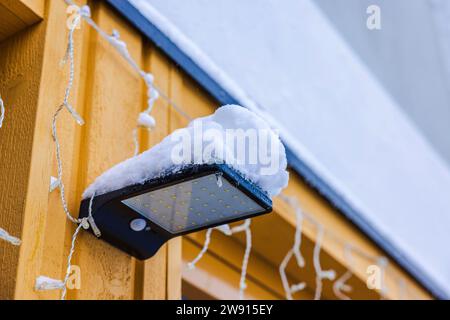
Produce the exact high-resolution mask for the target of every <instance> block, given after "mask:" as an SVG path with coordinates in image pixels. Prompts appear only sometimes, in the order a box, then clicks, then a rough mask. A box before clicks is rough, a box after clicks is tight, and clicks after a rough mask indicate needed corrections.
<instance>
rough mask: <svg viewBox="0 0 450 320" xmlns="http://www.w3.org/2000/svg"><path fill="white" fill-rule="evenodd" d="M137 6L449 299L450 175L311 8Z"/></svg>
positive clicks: (234, 2) (288, 4) (205, 0)
mask: <svg viewBox="0 0 450 320" xmlns="http://www.w3.org/2000/svg"><path fill="white" fill-rule="evenodd" d="M129 2H130V3H132V4H133V5H134V6H135V7H136V8H137V9H138V10H139V11H140V12H141V13H142V14H143V15H144V16H146V17H147V18H148V19H149V20H150V21H151V22H152V23H153V24H154V25H156V27H158V28H159V29H160V30H161V31H162V32H163V33H165V34H166V36H167V37H168V38H169V39H171V40H172V42H174V43H175V44H176V45H177V46H178V47H179V48H180V49H182V50H183V51H184V52H185V53H186V54H187V55H189V56H190V58H191V59H192V60H194V61H195V62H196V63H197V64H198V65H199V66H200V67H202V68H203V69H204V70H205V71H206V72H208V74H209V75H210V76H211V77H212V78H214V79H215V80H216V81H217V82H219V83H220V84H221V85H222V86H223V88H224V89H225V90H227V91H228V92H230V93H231V94H232V95H234V96H235V97H236V98H237V99H238V100H239V101H240V102H241V103H242V104H243V105H244V106H246V107H248V108H250V109H252V110H255V111H257V112H259V113H260V114H261V115H262V116H263V117H265V119H266V120H267V121H269V122H270V123H272V124H273V125H276V126H277V127H278V129H279V130H280V135H281V137H282V138H283V140H284V141H285V142H286V143H287V144H288V146H289V147H290V149H291V150H292V151H294V152H295V153H296V155H297V156H298V157H299V158H301V159H302V161H304V162H305V163H307V165H308V166H309V167H310V168H312V169H313V170H314V171H315V173H316V174H318V175H319V176H320V177H321V178H322V179H323V180H325V181H326V182H327V184H328V185H329V186H331V187H332V188H333V189H334V190H336V191H337V192H338V193H339V194H340V195H341V196H342V197H343V198H344V199H345V200H346V201H347V202H348V203H350V204H351V206H352V207H353V208H354V209H356V210H357V211H358V212H360V213H361V214H362V215H363V216H364V218H365V219H366V220H367V221H369V222H370V223H371V224H372V225H373V226H374V227H375V228H376V229H377V230H378V231H379V233H380V234H382V235H383V236H384V237H385V238H387V239H388V240H389V241H390V242H392V243H393V244H394V245H395V246H396V247H397V248H399V249H400V250H401V252H402V255H405V256H407V257H408V258H409V259H410V260H412V261H413V262H414V263H415V264H416V265H419V266H420V267H421V268H422V269H423V270H425V272H426V273H427V274H428V275H429V276H430V277H431V278H432V279H433V280H434V281H436V282H437V283H439V285H440V286H442V288H444V289H445V290H446V292H447V294H449V295H450V255H449V254H446V253H445V251H446V248H444V247H443V246H444V245H445V244H447V243H450V232H448V230H449V226H450V214H449V211H450V209H449V208H450V196H449V194H450V171H449V168H448V167H447V166H446V164H445V163H444V161H443V160H442V159H441V158H440V157H439V155H438V154H437V153H436V152H435V150H434V149H433V148H432V147H431V146H430V144H429V143H428V142H427V141H426V140H425V139H424V138H423V136H422V135H421V134H420V133H419V131H418V130H417V129H416V127H415V126H414V125H413V124H412V123H411V122H410V120H409V119H408V118H407V117H406V116H405V114H403V113H402V111H401V110H400V108H399V106H398V105H396V103H395V102H394V101H393V99H392V98H391V97H390V96H389V95H388V94H387V93H386V91H385V90H384V89H383V88H382V87H381V85H380V84H379V83H378V82H377V81H376V80H375V78H374V77H373V75H372V74H371V73H370V71H369V70H368V69H367V68H366V67H365V66H364V65H363V64H362V63H361V61H360V60H359V59H358V57H357V56H356V55H355V54H354V53H353V52H352V50H351V49H350V48H349V47H348V46H347V45H346V43H345V42H344V41H343V40H342V38H341V37H340V35H339V34H338V33H337V32H336V30H335V29H334V28H333V27H332V25H331V24H330V23H329V22H328V21H327V20H326V18H325V17H324V16H323V15H322V13H321V12H320V10H319V9H318V8H317V7H316V6H315V5H314V4H313V3H312V2H311V1H309V0H303V1H295V0H286V1H283V6H282V7H281V6H280V2H279V1H270V0H266V1H258V4H257V5H255V2H254V1H239V0H216V1H209V0H191V1H178V0H151V1H150V0H129ZM150 3H151V5H150ZM262 21H263V22H262ZM180 30H182V31H180Z"/></svg>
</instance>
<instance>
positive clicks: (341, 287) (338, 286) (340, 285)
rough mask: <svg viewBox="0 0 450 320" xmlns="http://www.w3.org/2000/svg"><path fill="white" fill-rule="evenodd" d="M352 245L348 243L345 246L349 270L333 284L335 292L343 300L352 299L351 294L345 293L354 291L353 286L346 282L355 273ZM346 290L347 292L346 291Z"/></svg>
mask: <svg viewBox="0 0 450 320" xmlns="http://www.w3.org/2000/svg"><path fill="white" fill-rule="evenodd" d="M351 249H352V248H351V245H350V244H346V245H345V247H344V257H345V259H346V261H347V267H348V270H347V271H346V272H345V273H344V274H343V275H342V276H340V277H339V278H338V279H337V280H336V281H335V282H334V284H333V292H334V294H335V295H336V297H338V298H339V299H341V300H351V299H350V297H349V296H347V295H346V294H345V293H349V292H351V291H352V289H353V288H352V287H351V286H350V285H348V284H346V282H347V281H348V280H349V279H350V278H351V277H352V275H353V273H352V271H351V270H353V268H354V265H355V263H354V261H353V257H352V256H351ZM344 292H345V293H344Z"/></svg>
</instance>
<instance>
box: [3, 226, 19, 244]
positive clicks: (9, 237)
mask: <svg viewBox="0 0 450 320" xmlns="http://www.w3.org/2000/svg"><path fill="white" fill-rule="evenodd" d="M0 239H2V240H5V241H6V242H9V243H11V244H12V245H15V246H19V245H20V243H21V242H22V241H21V240H20V239H19V238H16V237H13V236H12V235H10V234H9V233H8V232H7V231H6V230H5V229H2V228H0Z"/></svg>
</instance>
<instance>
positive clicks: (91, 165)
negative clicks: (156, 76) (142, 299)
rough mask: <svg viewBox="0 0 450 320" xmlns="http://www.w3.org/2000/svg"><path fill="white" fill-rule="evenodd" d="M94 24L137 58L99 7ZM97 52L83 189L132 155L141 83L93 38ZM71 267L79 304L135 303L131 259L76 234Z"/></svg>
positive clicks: (133, 36)
mask: <svg viewBox="0 0 450 320" xmlns="http://www.w3.org/2000/svg"><path fill="white" fill-rule="evenodd" d="M94 4H95V6H94V8H93V12H94V15H93V17H94V19H95V21H97V23H98V25H99V26H100V27H101V28H102V29H104V30H106V31H107V32H108V31H109V32H112V30H113V29H116V30H118V31H119V33H120V35H121V38H122V39H123V40H124V41H125V42H126V43H127V45H128V50H129V51H130V54H131V55H132V56H133V57H135V58H140V57H141V49H142V48H141V38H140V37H139V35H138V34H137V33H136V32H134V31H133V30H132V29H130V28H129V26H128V24H127V23H125V22H124V21H123V20H122V19H121V18H120V17H118V16H117V15H116V14H115V13H113V12H112V11H111V9H110V8H109V7H107V6H106V5H105V4H104V3H103V2H98V3H94ZM91 41H93V42H95V49H94V50H93V53H92V54H91V56H92V60H90V61H89V65H88V66H87V68H88V70H90V74H91V76H90V77H89V78H88V80H87V81H88V87H89V88H90V89H91V90H90V92H89V93H88V97H89V98H88V99H87V101H86V105H87V107H88V112H87V113H86V116H85V117H86V125H85V129H84V130H85V132H84V133H83V138H82V141H83V146H82V150H81V152H80V154H81V161H82V164H80V165H81V170H80V171H81V172H84V177H82V179H84V181H83V182H82V184H83V185H84V186H85V187H86V186H87V185H88V184H89V183H91V182H93V181H94V179H95V178H96V177H97V176H99V175H100V174H101V173H103V172H104V171H105V170H107V169H109V168H110V167H111V166H113V165H114V164H116V163H118V162H121V161H123V160H125V159H127V158H129V157H131V156H132V155H133V151H134V145H133V142H132V141H133V140H132V130H133V129H134V127H135V126H136V119H137V116H138V114H139V112H140V108H141V79H140V77H139V75H138V74H136V72H135V71H134V70H132V68H131V67H130V66H129V65H128V64H127V63H126V61H125V60H124V59H123V58H122V57H121V56H120V55H119V54H118V53H117V52H116V51H115V49H113V48H112V47H111V45H110V44H109V43H107V42H106V41H105V40H104V39H102V38H101V37H100V36H99V35H98V34H97V33H94V34H93V36H92V38H91ZM77 252H78V253H77V254H76V259H75V261H76V262H75V263H76V264H78V265H79V266H80V269H81V272H82V277H83V285H82V287H81V289H80V290H78V291H74V294H73V297H74V298H77V299H133V298H134V272H135V261H134V259H132V258H131V257H130V256H129V255H127V254H125V253H123V252H122V251H120V250H118V249H115V248H113V247H112V246H110V245H109V244H107V243H106V242H103V241H99V240H98V239H96V238H95V237H94V236H92V235H91V234H88V233H86V232H83V233H81V234H80V238H79V245H78V249H77Z"/></svg>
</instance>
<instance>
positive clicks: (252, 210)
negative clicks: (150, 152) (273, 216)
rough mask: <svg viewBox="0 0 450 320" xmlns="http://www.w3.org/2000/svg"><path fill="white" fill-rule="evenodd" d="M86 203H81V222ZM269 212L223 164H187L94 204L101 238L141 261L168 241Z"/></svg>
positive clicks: (262, 198)
mask: <svg viewBox="0 0 450 320" xmlns="http://www.w3.org/2000/svg"><path fill="white" fill-rule="evenodd" d="M89 201H90V199H85V200H83V201H82V202H81V207H80V218H83V217H87V216H88V214H89ZM271 211H272V201H271V199H270V198H269V197H268V196H267V195H266V194H265V193H264V192H263V191H261V189H260V188H258V187H257V186H256V185H254V184H253V183H251V182H249V181H248V180H247V179H245V178H244V177H242V176H241V175H240V174H239V173H238V172H237V171H235V170H234V169H232V168H231V167H230V166H228V165H226V164H202V165H190V166H188V167H185V168H183V169H182V170H180V171H178V172H176V173H171V174H168V175H165V176H164V177H163V178H157V179H152V180H149V181H147V182H145V183H143V184H137V185H131V186H127V187H125V188H122V189H120V190H116V191H112V192H108V193H106V194H102V195H99V196H95V197H94V199H93V203H92V216H93V218H94V219H95V223H96V225H97V227H98V228H99V229H100V230H101V238H102V239H103V240H105V241H107V242H109V243H110V244H112V245H113V246H115V247H117V248H119V249H121V250H123V251H125V252H127V253H129V254H130V255H132V256H134V257H136V258H138V259H141V260H143V259H148V258H150V257H152V256H153V255H154V254H155V253H156V252H157V251H158V249H159V248H160V247H161V246H162V245H163V244H164V243H165V242H167V241H168V240H169V239H171V238H174V237H177V236H180V235H184V234H187V233H191V232H196V231H199V230H202V229H207V228H211V227H215V226H218V225H222V224H226V223H231V222H235V221H238V220H243V219H247V218H251V217H254V216H257V215H261V214H264V213H269V212H271Z"/></svg>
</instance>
